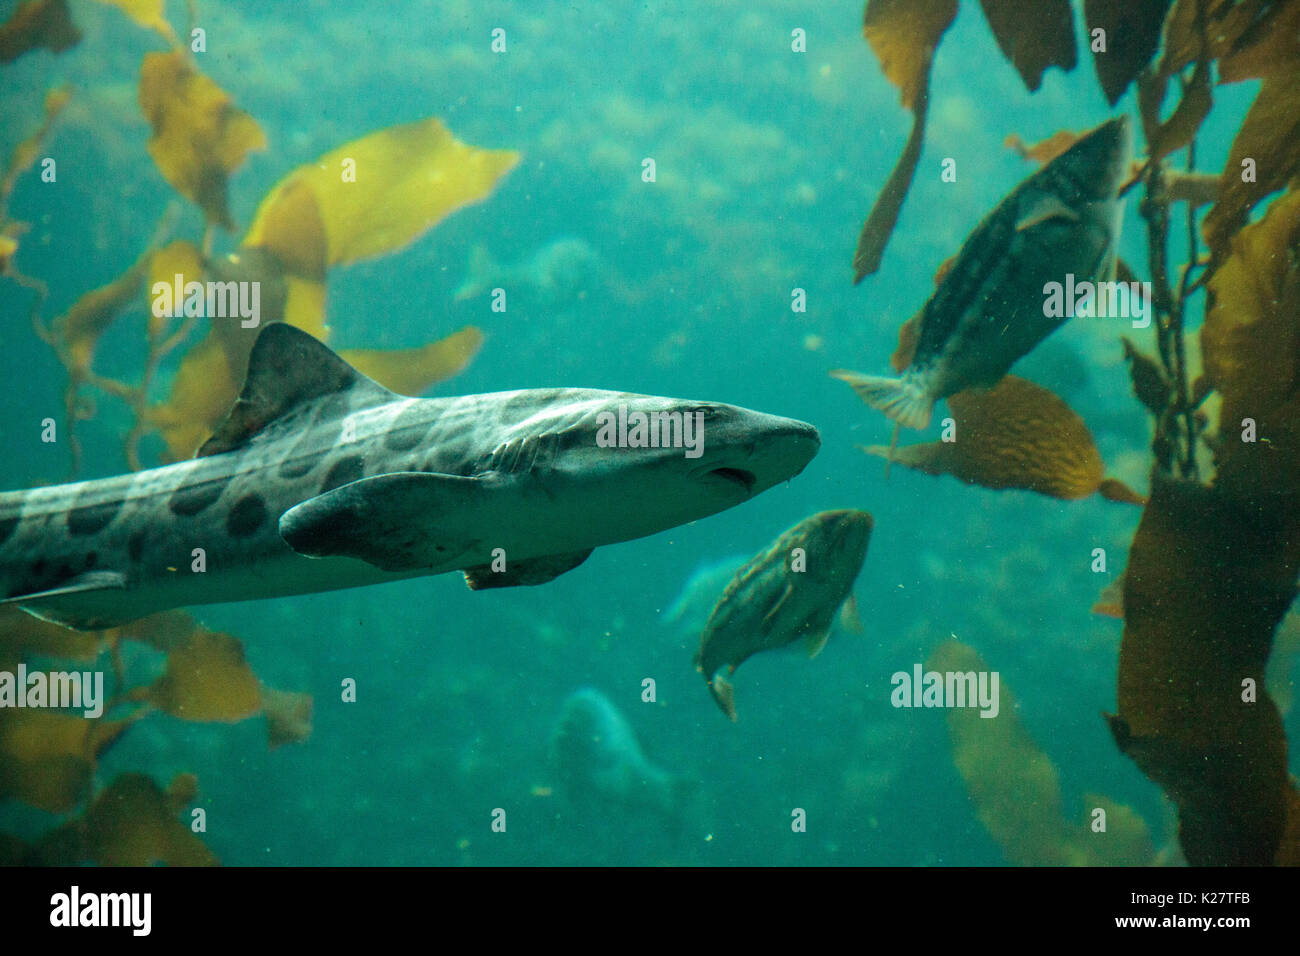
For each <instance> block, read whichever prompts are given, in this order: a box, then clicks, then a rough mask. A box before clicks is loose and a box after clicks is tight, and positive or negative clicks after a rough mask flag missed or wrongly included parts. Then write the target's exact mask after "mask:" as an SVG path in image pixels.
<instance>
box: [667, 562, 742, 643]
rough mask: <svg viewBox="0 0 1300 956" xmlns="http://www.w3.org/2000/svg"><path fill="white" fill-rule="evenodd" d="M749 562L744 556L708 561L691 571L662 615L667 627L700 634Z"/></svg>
mask: <svg viewBox="0 0 1300 956" xmlns="http://www.w3.org/2000/svg"><path fill="white" fill-rule="evenodd" d="M747 560H749V559H748V558H747V557H746V556H745V555H743V554H734V555H731V556H730V557H726V558H719V559H718V560H716V561H705V562H702V563H701V564H700V565H698V566H697V567H696V569H695V570H694V571H692V572H691V576H690V577H689V578H687V579H686V583H685V584H683V585H682V589H681V591H680V592H679V593H678V595H677V597H675V598H674V599H673V603H672V604H670V605H669V606H668V609H667V610H666V611H664V612H663V616H662V620H663V623H664V624H667V625H669V626H670V627H673V628H676V629H677V630H678V631H680V632H683V633H689V634H698V633H700V631H701V629H703V627H704V622H705V621H707V620H708V619H709V614H710V613H711V612H712V611H713V605H714V604H716V603H717V601H718V595H719V594H721V593H722V590H723V589H724V588H725V587H726V586H727V582H728V581H730V580H731V579H732V577H733V576H734V575H735V573H736V569H737V568H739V567H740V566H741V565H742V564H744V563H745V562H746V561H747Z"/></svg>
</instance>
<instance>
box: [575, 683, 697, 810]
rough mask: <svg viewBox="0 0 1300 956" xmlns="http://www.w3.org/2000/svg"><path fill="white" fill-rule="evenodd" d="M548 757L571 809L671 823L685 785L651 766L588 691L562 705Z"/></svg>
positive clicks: (622, 724) (628, 732)
mask: <svg viewBox="0 0 1300 956" xmlns="http://www.w3.org/2000/svg"><path fill="white" fill-rule="evenodd" d="M551 757H552V760H553V762H554V764H555V768H556V770H557V771H558V773H559V781H560V786H561V788H562V789H563V791H564V793H565V796H566V797H568V799H569V801H570V802H571V803H573V804H575V805H579V806H582V805H589V804H602V805H605V806H616V807H619V808H621V809H624V810H653V811H656V812H658V813H661V814H663V815H664V816H666V817H669V818H672V817H676V816H677V815H678V814H679V813H680V812H681V810H682V807H683V801H684V798H685V797H686V795H687V793H688V791H689V788H690V784H689V782H688V781H687V780H685V779H684V778H682V777H679V776H677V775H676V774H672V773H669V772H668V771H667V770H664V769H663V768H661V767H659V766H657V765H655V764H653V763H651V762H650V760H649V759H648V758H647V757H646V755H645V754H644V753H643V752H642V750H641V745H640V744H639V743H638V742H637V739H636V734H635V733H634V732H633V730H632V727H631V726H630V725H629V724H628V722H627V719H626V718H625V717H624V716H623V715H622V713H620V712H619V709H618V708H617V707H615V706H614V704H613V703H612V702H611V701H610V699H609V698H608V697H606V696H605V695H604V694H602V693H601V692H600V691H598V690H595V689H594V688H591V687H583V688H581V689H580V690H576V691H574V692H573V693H572V694H570V695H569V696H568V698H567V699H566V700H565V701H564V706H563V707H562V709H561V711H560V718H559V720H558V721H557V722H556V725H555V730H554V732H553V733H552V735H551Z"/></svg>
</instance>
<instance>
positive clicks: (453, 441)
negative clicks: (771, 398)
mask: <svg viewBox="0 0 1300 956" xmlns="http://www.w3.org/2000/svg"><path fill="white" fill-rule="evenodd" d="M624 413H626V417H627V418H628V419H631V418H632V416H633V415H634V414H642V413H644V415H645V416H649V415H650V414H651V413H653V414H654V415H656V416H659V417H657V418H655V419H653V421H655V422H657V423H660V424H662V423H663V422H664V421H669V422H671V421H672V419H671V416H673V415H676V416H677V419H676V421H678V422H684V421H685V417H684V416H687V415H689V416H692V421H694V422H697V423H700V424H699V429H698V430H697V432H696V438H697V439H699V441H697V443H696V448H695V451H694V452H691V451H690V449H683V448H681V447H661V445H662V444H666V442H660V441H659V440H658V439H657V438H656V440H655V442H654V447H644V443H642V442H640V440H638V444H641V445H642V447H635V446H634V447H620V445H621V446H626V445H628V444H631V443H632V440H631V439H632V435H631V433H625V435H620V436H615V435H614V428H613V425H612V424H611V422H612V419H613V418H614V417H615V416H616V414H617V415H620V416H622V415H623V414H624ZM620 421H622V419H621V418H620ZM602 423H603V424H602ZM668 431H669V436H668V437H669V438H671V437H673V435H677V436H678V437H680V435H681V434H682V433H684V429H679V430H678V431H677V432H673V431H672V429H671V427H670V428H669V429H668ZM602 434H605V435H606V436H607V438H609V439H610V440H615V439H616V438H617V441H616V442H615V445H614V446H613V447H610V442H609V441H605V442H604V443H603V444H602V440H601V436H602ZM657 434H658V433H657ZM641 436H642V437H645V429H641ZM818 445H819V438H818V435H817V430H816V429H815V428H813V427H812V426H811V425H808V424H805V423H803V422H798V421H794V420H792V419H788V418H778V417H776V416H773V415H764V414H761V413H759V412H752V411H748V410H746V409H742V408H737V407H735V406H731V405H721V404H715V403H701V402H692V401H683V400H681V399H674V398H655V397H651V396H644V395H632V394H628V393H623V392H604V391H595V390H592V389H571V388H549V389H532V390H527V391H516V392H496V393H492V394H486V395H466V396H462V397H460V398H437V399H421V398H404V397H402V396H400V395H395V394H393V393H392V392H390V391H388V390H387V389H385V388H383V387H382V386H380V385H379V384H377V383H376V382H374V381H372V380H370V379H369V378H366V377H365V376H364V375H362V374H361V373H359V372H357V371H356V370H355V369H353V368H352V367H351V366H350V365H348V364H347V363H346V362H344V361H343V360H342V359H341V358H339V357H338V356H337V355H336V354H334V353H333V352H331V351H330V350H329V349H328V348H327V347H326V346H324V345H322V344H321V343H320V342H318V341H316V339H314V338H312V337H311V336H310V335H308V334H307V333H305V332H302V331H299V330H298V329H295V328H293V327H292V326H289V325H285V324H283V323H275V324H272V325H268V326H266V327H264V328H263V329H262V330H260V334H259V336H258V338H257V340H256V342H255V343H254V345H253V347H252V352H251V356H250V360H249V369H248V377H247V381H246V383H245V386H244V390H243V393H242V395H241V396H240V398H239V400H238V402H237V403H236V404H235V406H234V408H233V409H232V411H231V413H230V415H229V417H228V418H227V419H226V421H225V422H224V423H223V424H222V425H221V426H220V427H219V428H218V430H217V432H216V434H214V435H213V436H212V438H211V439H210V440H209V441H208V442H207V443H206V444H205V445H204V446H203V447H202V448H201V449H200V450H199V455H198V457H197V458H195V459H193V460H191V461H185V462H180V463H177V464H174V465H168V466H165V467H162V468H154V469H151V470H148V471H142V472H138V473H136V474H133V475H122V476H119V477H115V478H106V479H100V480H95V481H82V482H77V483H75V484H67V485H56V486H53V487H47V488H36V489H33V490H31V491H14V492H6V493H3V494H0V603H5V604H17V605H18V606H20V607H22V608H23V609H24V610H26V611H28V612H30V613H32V614H35V615H36V616H38V617H43V618H45V619H48V620H52V621H55V622H57V623H60V624H63V625H66V626H68V627H74V628H79V629H96V628H104V627H111V626H115V625H117V624H121V623H124V622H126V621H130V620H134V619H136V618H140V617H144V616H145V615H147V614H151V613H153V612H154V611H159V610H163V609H166V608H173V607H182V606H185V605H191V604H213V603H220V602H224V601H243V600H250V599H255V598H268V597H277V596H281V595H288V594H304V593H310V592H316V591H329V590H333V589H336V588H347V587H356V586H359V585H367V584H378V583H381V582H384V581H395V580H400V579H402V578H409V577H414V576H417V575H425V574H440V573H443V572H446V571H454V570H463V571H464V572H465V577H466V580H467V581H468V583H469V585H470V587H472V588H491V587H510V586H516V585H529V584H541V583H544V582H546V581H549V580H551V579H552V578H554V577H556V576H558V575H560V574H563V573H564V572H566V571H568V570H570V569H572V568H574V567H577V566H578V565H579V564H581V563H582V562H583V561H584V560H586V558H587V556H588V555H589V554H590V553H591V550H592V548H594V547H597V546H598V545H602V544H611V543H614V542H617V541H627V540H630V539H632V538H638V537H641V536H643V535H649V534H654V533H656V532H658V531H663V530H665V529H667V528H671V527H674V526H676V525H679V524H683V523H685V522H688V521H693V520H695V519H697V518H701V517H704V516H706V515H710V514H714V513H716V512H718V511H722V510H724V509H726V508H730V507H732V506H734V505H737V504H740V503H741V502H744V501H747V500H749V499H750V498H752V497H753V496H754V495H756V494H758V493H760V492H762V491H764V490H766V489H767V488H770V487H772V486H773V485H776V484H779V483H780V482H783V481H786V480H787V479H789V478H791V477H793V476H794V475H796V474H798V473H799V472H800V471H802V470H803V467H804V466H805V465H806V464H808V462H809V461H810V460H811V459H812V457H813V455H815V454H816V452H817V449H818ZM688 452H689V453H688ZM692 454H694V455H696V456H695V457H692ZM200 550H201V552H202V563H201V566H200V559H199V558H198V557H197V555H198V552H199V551H200ZM317 559H319V560H317Z"/></svg>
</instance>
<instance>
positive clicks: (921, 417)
mask: <svg viewBox="0 0 1300 956" xmlns="http://www.w3.org/2000/svg"><path fill="white" fill-rule="evenodd" d="M831 375H832V376H833V377H834V378H838V379H839V380H840V381H842V382H847V383H848V384H849V385H850V386H851V387H852V388H853V391H855V392H857V393H858V397H859V398H860V399H862V400H863V401H864V402H866V403H867V404H868V405H870V406H871V407H872V408H874V409H876V410H877V411H881V412H884V413H885V414H886V415H888V416H889V417H890V418H891V419H893V420H894V421H896V422H898V424H900V425H903V426H904V427H906V428H925V427H927V426H928V425H929V424H930V416H931V414H932V413H933V411H934V398H933V397H932V396H931V395H929V394H928V393H927V392H926V390H925V389H924V388H923V387H922V386H921V384H920V383H919V382H917V381H916V380H915V379H913V378H909V377H903V378H881V377H879V376H875V375H859V374H858V373H857V372H848V371H845V370H844V369H835V370H834V371H832V372H831Z"/></svg>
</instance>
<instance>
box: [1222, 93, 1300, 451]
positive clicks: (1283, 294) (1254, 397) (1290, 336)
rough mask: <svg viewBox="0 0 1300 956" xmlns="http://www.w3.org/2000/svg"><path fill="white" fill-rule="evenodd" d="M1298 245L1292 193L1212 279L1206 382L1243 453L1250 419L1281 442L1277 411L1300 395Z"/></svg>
mask: <svg viewBox="0 0 1300 956" xmlns="http://www.w3.org/2000/svg"><path fill="white" fill-rule="evenodd" d="M1297 103H1300V100H1298V101H1297ZM1297 245H1300V191H1292V192H1288V193H1286V194H1284V195H1283V196H1281V197H1280V198H1278V199H1275V200H1274V201H1273V203H1272V204H1271V205H1270V206H1269V207H1268V211H1267V212H1266V213H1265V214H1264V217H1263V218H1262V219H1261V220H1259V221H1258V222H1255V223H1252V224H1251V225H1249V226H1246V227H1245V228H1244V229H1242V230H1241V231H1240V232H1238V233H1236V234H1235V235H1234V236H1233V237H1232V239H1231V241H1230V242H1229V244H1228V249H1227V255H1226V258H1225V259H1224V262H1223V264H1222V265H1221V266H1220V267H1219V269H1218V270H1217V271H1216V272H1215V273H1214V275H1213V276H1212V277H1211V278H1210V282H1209V293H1210V296H1209V307H1208V308H1207V309H1206V316H1205V324H1204V325H1203V326H1202V327H1201V351H1202V353H1203V354H1204V356H1205V374H1206V377H1207V378H1208V379H1209V380H1210V382H1211V383H1212V384H1213V385H1214V387H1215V389H1217V390H1218V392H1219V393H1220V394H1221V395H1222V396H1223V407H1222V411H1221V413H1220V430H1221V431H1222V432H1223V434H1224V435H1225V436H1229V437H1230V440H1231V441H1232V442H1233V445H1232V446H1231V447H1232V448H1233V449H1234V451H1237V452H1241V451H1242V450H1241V449H1239V448H1237V447H1236V446H1238V445H1241V444H1243V443H1242V442H1240V441H1238V439H1239V438H1240V435H1241V429H1242V427H1243V425H1242V422H1243V420H1245V419H1247V418H1250V419H1252V420H1254V422H1255V423H1256V425H1257V426H1260V434H1261V436H1263V437H1268V438H1272V437H1274V436H1272V435H1271V434H1270V433H1269V431H1268V430H1267V429H1268V428H1269V426H1270V425H1273V424H1275V423H1276V422H1277V420H1278V419H1277V415H1276V413H1275V410H1276V409H1277V408H1278V407H1280V406H1281V405H1282V404H1283V403H1284V402H1285V401H1286V400H1287V399H1289V398H1290V397H1291V396H1292V395H1293V394H1294V388H1295V381H1296V377H1297V375H1300V359H1297V349H1300V320H1297V316H1298V315H1300V263H1298V262H1297V261H1296V257H1295V254H1294V250H1295V249H1296V247H1297ZM1252 450H1253V449H1252ZM1275 452H1276V449H1270V450H1269V454H1270V455H1273V454H1274V453H1275Z"/></svg>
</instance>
